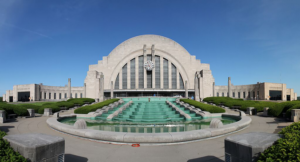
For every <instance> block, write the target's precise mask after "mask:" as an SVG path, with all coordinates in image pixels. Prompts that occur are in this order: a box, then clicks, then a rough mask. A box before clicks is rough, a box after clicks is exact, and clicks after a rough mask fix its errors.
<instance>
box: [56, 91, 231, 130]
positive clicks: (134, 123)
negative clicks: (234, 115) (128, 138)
mask: <svg viewBox="0 0 300 162" xmlns="http://www.w3.org/2000/svg"><path fill="white" fill-rule="evenodd" d="M123 100H124V103H123V104H121V105H119V106H117V107H116V108H114V109H113V110H110V111H108V112H106V113H104V114H102V115H101V116H100V117H96V118H95V119H86V118H84V120H85V121H86V122H87V126H88V129H97V130H103V131H113V132H132V133H164V132H183V131H191V130H198V129H204V128H208V127H209V125H210V121H211V120H212V118H208V119H202V117H201V116H197V114H195V113H194V112H191V111H190V110H185V109H184V107H180V105H177V104H176V103H175V100H176V98H160V97H151V98H145V97H144V98H123ZM149 100H150V102H149ZM166 100H168V101H170V102H171V103H172V104H174V105H175V106H177V107H178V108H179V109H181V110H182V111H184V112H185V113H186V114H188V115H190V116H191V117H192V121H187V120H186V119H185V118H184V117H183V116H181V115H180V114H179V113H178V112H177V111H175V110H173V109H172V108H171V107H169V106H168V105H167V104H166ZM129 101H133V104H132V105H130V106H129V107H128V108H126V109H125V110H124V111H123V112H121V113H120V114H119V115H118V116H116V117H114V118H113V119H112V120H111V121H108V120H106V118H107V117H108V116H109V115H110V114H112V113H114V112H115V111H116V110H118V109H119V108H120V107H122V106H123V105H124V104H126V103H128V102H129ZM218 118H219V119H220V120H221V121H222V122H223V124H224V125H226V124H230V123H233V122H236V120H235V119H231V118H226V117H218ZM76 120H77V119H76V118H64V119H61V120H60V122H62V123H65V124H68V125H74V123H75V122H76Z"/></svg>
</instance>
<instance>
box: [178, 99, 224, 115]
mask: <svg viewBox="0 0 300 162" xmlns="http://www.w3.org/2000/svg"><path fill="white" fill-rule="evenodd" d="M180 101H182V102H185V103H188V104H190V105H193V106H195V107H198V108H200V109H201V110H203V111H208V112H210V113H224V112H225V110H224V109H222V108H220V107H217V106H212V105H207V104H204V103H201V102H198V101H195V100H190V99H180Z"/></svg>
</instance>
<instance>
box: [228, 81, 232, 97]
mask: <svg viewBox="0 0 300 162" xmlns="http://www.w3.org/2000/svg"><path fill="white" fill-rule="evenodd" d="M228 97H232V91H231V78H230V77H228Z"/></svg>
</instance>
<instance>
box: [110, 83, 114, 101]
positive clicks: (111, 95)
mask: <svg viewBox="0 0 300 162" xmlns="http://www.w3.org/2000/svg"><path fill="white" fill-rule="evenodd" d="M113 86H114V82H113V81H111V82H110V99H112V98H114V87H113Z"/></svg>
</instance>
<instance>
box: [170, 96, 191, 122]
mask: <svg viewBox="0 0 300 162" xmlns="http://www.w3.org/2000/svg"><path fill="white" fill-rule="evenodd" d="M166 103H167V104H168V105H169V106H170V107H172V108H173V109H175V110H176V111H177V112H179V114H180V115H182V116H184V117H185V119H186V120H192V117H191V116H190V115H188V114H186V113H185V112H184V111H182V110H180V109H179V108H178V107H177V106H175V105H173V104H172V103H171V102H170V101H166Z"/></svg>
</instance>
